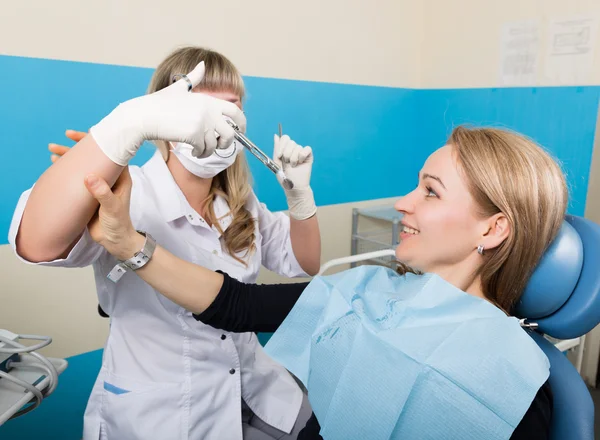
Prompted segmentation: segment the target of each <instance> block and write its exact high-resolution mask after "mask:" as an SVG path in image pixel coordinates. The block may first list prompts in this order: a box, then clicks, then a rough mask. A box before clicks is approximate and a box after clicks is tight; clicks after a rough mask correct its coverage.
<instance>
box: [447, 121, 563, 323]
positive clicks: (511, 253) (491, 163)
mask: <svg viewBox="0 0 600 440" xmlns="http://www.w3.org/2000/svg"><path fill="white" fill-rule="evenodd" d="M447 143H448V144H450V145H452V146H453V149H454V154H455V155H456V159H457V162H458V166H459V168H460V170H461V171H462V173H463V175H464V178H465V180H466V181H467V184H468V187H469V191H470V193H471V195H472V196H473V198H474V200H475V202H476V205H477V208H478V212H477V214H478V215H479V216H481V217H482V218H486V217H490V216H493V215H494V214H497V213H500V212H501V213H503V214H504V215H505V216H506V218H507V219H508V222H509V224H510V233H509V235H508V237H507V238H506V239H505V240H504V241H503V242H502V243H501V244H500V245H499V246H498V247H496V248H494V249H489V250H486V251H485V252H484V259H485V260H484V263H483V265H482V266H481V267H480V269H479V272H478V274H479V275H480V277H481V284H482V289H483V294H484V295H485V297H486V298H487V299H488V300H490V301H491V302H493V303H494V304H496V305H497V306H498V307H500V308H501V309H503V310H504V311H505V312H507V313H509V314H510V313H511V312H512V310H513V308H514V306H515V305H516V303H517V301H518V300H519V298H520V297H521V295H522V293H523V291H524V290H525V287H526V285H527V282H528V281H529V278H530V277H531V274H532V273H533V271H534V269H535V267H536V265H537V264H538V262H539V260H540V258H541V257H542V255H543V254H544V252H545V251H546V249H547V248H548V246H549V245H550V244H551V243H552V241H553V240H554V238H555V237H556V235H557V234H558V231H559V229H560V227H561V225H562V223H563V220H564V218H565V214H566V210H567V203H568V190H567V185H566V181H565V176H564V174H563V172H562V170H561V169H560V167H559V165H558V164H557V163H556V161H555V160H553V159H552V157H551V156H550V155H549V154H548V153H547V152H546V151H544V150H543V149H542V148H541V147H540V146H538V145H537V144H536V143H535V142H533V141H532V140H530V139H528V138H527V137H525V136H523V135H520V134H518V133H513V132H510V131H508V130H502V129H495V128H466V127H457V128H456V129H454V131H453V132H452V134H451V135H450V138H449V140H448V142H447Z"/></svg>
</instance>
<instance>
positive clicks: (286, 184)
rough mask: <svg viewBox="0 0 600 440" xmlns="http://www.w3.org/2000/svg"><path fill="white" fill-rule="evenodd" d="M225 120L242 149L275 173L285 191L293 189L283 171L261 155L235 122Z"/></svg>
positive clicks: (263, 154)
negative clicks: (244, 148) (246, 150)
mask: <svg viewBox="0 0 600 440" xmlns="http://www.w3.org/2000/svg"><path fill="white" fill-rule="evenodd" d="M225 120H226V121H227V123H228V124H229V125H230V126H231V128H233V131H234V132H235V134H234V136H235V138H236V139H237V141H238V142H239V143H241V144H242V145H243V146H244V147H246V148H247V149H248V150H249V151H250V153H252V154H253V155H254V157H256V158H257V159H258V160H260V161H261V162H262V163H263V164H264V165H265V166H266V167H267V168H269V169H270V170H271V171H272V172H273V173H275V175H276V176H278V177H279V179H280V180H281V185H283V187H284V188H285V189H292V188H294V183H293V182H292V181H291V180H290V179H288V178H287V177H286V176H285V173H284V172H283V170H282V169H281V168H279V166H278V165H277V164H276V163H275V162H273V160H272V159H271V158H270V157H269V156H267V155H266V154H265V153H263V152H262V151H261V150H260V148H258V147H257V146H256V145H254V143H252V141H251V140H250V139H248V138H247V137H246V136H245V135H244V134H243V133H242V132H241V131H240V129H239V127H238V126H237V124H236V123H235V122H233V120H231V119H230V118H227V117H226V118H225ZM280 130H281V127H280Z"/></svg>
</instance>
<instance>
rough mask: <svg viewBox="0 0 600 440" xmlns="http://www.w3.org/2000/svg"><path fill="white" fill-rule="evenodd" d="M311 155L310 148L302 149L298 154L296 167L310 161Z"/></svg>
mask: <svg viewBox="0 0 600 440" xmlns="http://www.w3.org/2000/svg"><path fill="white" fill-rule="evenodd" d="M312 154H313V152H312V148H310V147H304V148H302V149H301V150H300V152H299V154H298V165H301V164H303V163H305V162H308V161H309V160H311V159H312Z"/></svg>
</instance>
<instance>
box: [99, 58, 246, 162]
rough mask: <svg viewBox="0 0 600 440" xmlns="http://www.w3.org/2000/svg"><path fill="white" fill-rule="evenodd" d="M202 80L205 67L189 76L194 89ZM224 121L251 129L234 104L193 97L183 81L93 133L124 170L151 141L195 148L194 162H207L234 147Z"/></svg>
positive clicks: (121, 109)
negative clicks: (199, 159) (200, 159)
mask: <svg viewBox="0 0 600 440" xmlns="http://www.w3.org/2000/svg"><path fill="white" fill-rule="evenodd" d="M203 76H204V62H201V63H200V64H198V65H197V66H196V67H195V68H194V70H192V71H191V72H190V73H188V74H187V77H188V78H189V80H190V81H191V82H192V87H196V86H197V85H198V84H199V83H200V81H201V80H202V78H203ZM224 116H229V117H230V118H231V119H233V120H234V121H235V123H236V124H237V125H238V126H239V127H240V129H241V130H245V129H246V117H245V116H244V114H243V113H242V111H241V110H240V109H239V108H238V107H237V106H236V105H235V104H233V103H231V102H227V101H224V100H221V99H217V98H213V97H212V96H208V95H205V94H202V93H189V92H188V83H187V81H185V79H183V78H181V79H179V80H178V81H177V82H175V83H173V84H171V85H170V86H169V87H166V88H164V89H162V90H159V91H158V92H155V93H152V94H150V95H145V96H140V97H138V98H134V99H131V100H129V101H125V102H123V103H121V104H119V106H118V107H117V108H116V109H114V110H113V111H112V112H111V113H110V114H109V115H108V116H106V117H105V118H104V119H102V120H101V121H100V122H99V123H98V124H96V125H94V126H93V127H92V128H91V129H90V133H91V135H92V136H93V138H94V139H95V140H96V143H97V144H98V146H99V147H100V148H101V149H102V151H103V152H104V153H105V154H106V155H107V156H108V157H109V158H110V160H112V161H113V162H115V163H116V164H119V165H121V166H125V165H127V163H128V162H129V160H131V158H132V157H133V156H135V154H136V153H137V150H138V149H139V147H140V145H142V143H143V142H144V141H149V140H164V141H170V142H182V143H184V144H190V145H192V146H194V150H193V153H192V154H193V155H194V156H196V157H208V156H210V155H211V154H212V153H213V152H214V151H215V149H216V148H227V147H229V146H230V145H231V143H232V142H233V133H234V132H233V129H232V128H231V127H230V126H229V125H228V124H227V123H226V122H225V119H224ZM217 133H218V135H217ZM217 138H218V139H217Z"/></svg>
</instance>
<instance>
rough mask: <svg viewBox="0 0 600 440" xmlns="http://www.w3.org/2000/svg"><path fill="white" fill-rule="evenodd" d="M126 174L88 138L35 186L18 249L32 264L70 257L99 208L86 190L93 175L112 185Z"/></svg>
mask: <svg viewBox="0 0 600 440" xmlns="http://www.w3.org/2000/svg"><path fill="white" fill-rule="evenodd" d="M122 170H123V167H122V166H119V165H117V164H115V163H114V162H112V161H111V160H110V159H109V158H108V157H107V156H106V155H105V154H104V153H103V152H102V150H101V149H100V147H98V145H97V144H96V142H95V140H94V139H93V137H92V136H90V135H88V136H86V137H85V138H84V139H82V140H81V141H80V142H79V143H78V144H77V145H75V146H74V147H73V148H72V150H71V151H69V153H68V154H66V155H64V156H63V157H62V158H61V159H60V160H59V161H57V162H56V163H55V164H54V165H52V166H51V167H50V168H48V169H47V170H46V172H44V174H42V176H41V177H40V178H39V180H38V181H37V182H36V184H35V186H34V188H33V190H32V191H31V194H30V196H29V200H28V201H27V205H26V207H25V210H24V212H23V218H22V221H21V225H20V228H19V233H18V236H17V240H16V243H17V249H18V252H19V254H20V255H21V256H23V257H24V258H26V259H27V260H30V261H49V260H53V259H56V258H58V257H60V256H63V255H65V254H66V253H68V251H69V250H70V248H71V247H72V245H73V244H74V243H75V242H76V240H77V239H78V237H80V236H81V234H82V232H83V231H84V230H85V227H86V225H87V224H88V223H89V221H90V219H91V218H92V216H93V215H94V213H95V211H96V209H97V208H98V202H97V201H96V200H95V199H94V198H93V197H92V196H91V195H90V193H89V192H88V191H87V189H86V188H85V186H84V178H85V176H86V175H88V174H91V173H94V174H96V175H98V176H99V177H102V178H103V179H104V180H106V182H107V183H108V184H109V185H113V184H114V182H115V181H116V179H117V178H118V177H119V174H120V173H121V171H122Z"/></svg>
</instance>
